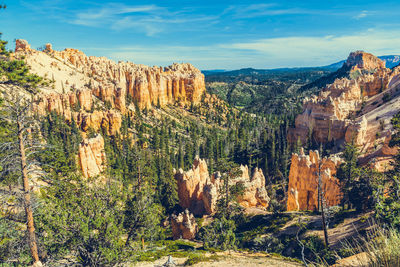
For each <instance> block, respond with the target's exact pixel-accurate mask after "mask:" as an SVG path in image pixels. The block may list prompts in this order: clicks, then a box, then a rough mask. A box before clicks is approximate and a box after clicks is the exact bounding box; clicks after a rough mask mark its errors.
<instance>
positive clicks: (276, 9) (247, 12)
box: [224, 3, 313, 19]
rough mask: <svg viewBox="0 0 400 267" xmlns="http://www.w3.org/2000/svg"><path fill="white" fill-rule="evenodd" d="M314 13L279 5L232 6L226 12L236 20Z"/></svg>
mask: <svg viewBox="0 0 400 267" xmlns="http://www.w3.org/2000/svg"><path fill="white" fill-rule="evenodd" d="M312 12H313V11H311V10H306V9H301V8H282V7H280V6H279V5H278V4H273V3H269V4H253V5H232V6H229V7H228V8H226V9H225V10H224V14H231V15H232V16H233V17H234V18H240V19H248V18H256V17H263V16H278V15H293V14H310V13H312Z"/></svg>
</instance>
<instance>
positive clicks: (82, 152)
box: [78, 134, 106, 178]
mask: <svg viewBox="0 0 400 267" xmlns="http://www.w3.org/2000/svg"><path fill="white" fill-rule="evenodd" d="M78 159H79V164H80V166H81V169H82V174H83V176H84V177H86V178H89V177H94V176H97V175H99V174H101V173H102V172H103V171H104V169H105V164H106V154H105V151H104V139H103V137H102V136H101V135H100V134H98V135H97V136H96V137H94V138H89V139H85V140H83V142H82V143H81V144H80V145H79V150H78Z"/></svg>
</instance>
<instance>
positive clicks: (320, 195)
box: [318, 159, 329, 247]
mask: <svg viewBox="0 0 400 267" xmlns="http://www.w3.org/2000/svg"><path fill="white" fill-rule="evenodd" d="M321 164H322V160H321V159H320V160H319V162H318V206H319V208H321V217H322V229H323V231H324V239H325V247H329V239H328V229H326V217H325V208H324V202H323V193H322V175H321Z"/></svg>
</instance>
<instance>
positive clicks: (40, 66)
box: [12, 40, 205, 177]
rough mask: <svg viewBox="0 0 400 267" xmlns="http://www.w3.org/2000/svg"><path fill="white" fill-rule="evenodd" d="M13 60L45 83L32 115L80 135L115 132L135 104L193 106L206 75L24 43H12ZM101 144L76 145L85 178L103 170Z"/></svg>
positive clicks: (176, 66) (189, 67) (142, 106)
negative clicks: (54, 118) (55, 117)
mask: <svg viewBox="0 0 400 267" xmlns="http://www.w3.org/2000/svg"><path fill="white" fill-rule="evenodd" d="M12 57H13V58H17V59H18V58H23V59H24V61H25V62H26V63H27V65H28V66H29V67H30V71H31V72H32V73H34V74H37V75H39V76H41V77H44V78H45V79H46V80H47V81H48V83H49V85H48V86H46V87H41V88H40V91H39V93H38V94H37V95H36V96H35V99H34V100H35V101H34V107H33V108H34V111H35V112H36V113H37V114H39V115H42V116H45V115H46V114H47V113H48V112H55V113H57V114H59V115H61V116H63V117H64V118H65V119H66V121H67V122H69V123H76V124H77V125H78V127H79V128H80V130H81V131H82V133H83V136H84V137H86V136H87V133H88V132H89V130H94V131H96V132H98V131H99V130H103V132H105V133H107V134H108V135H115V134H117V133H118V132H119V130H120V127H121V123H122V117H123V115H128V116H133V115H134V113H135V111H136V107H135V104H137V107H138V108H139V109H145V108H150V107H151V106H154V105H157V106H165V105H167V104H174V103H178V104H179V105H192V104H195V105H196V104H199V103H200V101H201V97H202V95H203V93H204V92H205V83H204V75H203V74H202V73H201V72H200V70H198V69H196V68H195V67H193V66H192V65H191V64H188V63H185V64H176V63H174V64H172V65H171V66H168V67H164V68H163V67H155V66H154V67H149V66H145V65H141V64H134V63H131V62H118V63H116V62H114V61H112V60H109V59H107V58H105V57H92V56H90V57H88V56H86V55H85V54H84V53H83V52H81V51H79V50H76V49H70V48H67V49H65V50H63V51H55V50H53V48H52V45H51V44H46V46H45V47H44V48H43V49H42V50H41V51H39V50H35V49H32V48H31V46H30V45H29V43H28V42H27V41H25V40H17V41H16V47H15V53H14V54H13V55H12ZM101 140H102V139H101ZM101 140H100V139H99V138H95V139H89V140H85V141H84V142H83V143H82V144H81V146H80V147H79V155H78V157H79V162H80V166H81V168H82V172H83V175H84V176H85V177H93V176H96V175H98V174H99V173H101V172H102V170H103V167H102V164H100V161H99V159H103V158H104V162H105V154H104V153H103V152H101V149H100V147H101V146H103V148H104V140H103V142H101ZM102 144H103V145H102Z"/></svg>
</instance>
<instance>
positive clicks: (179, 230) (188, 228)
mask: <svg viewBox="0 0 400 267" xmlns="http://www.w3.org/2000/svg"><path fill="white" fill-rule="evenodd" d="M171 229H172V237H173V239H174V240H176V239H181V238H183V239H188V240H193V239H194V238H195V236H196V233H197V231H198V229H199V227H198V226H197V222H196V219H195V218H194V216H193V214H191V213H190V212H189V211H188V210H187V209H186V210H185V211H184V212H182V213H179V214H178V215H175V214H173V215H171Z"/></svg>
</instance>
